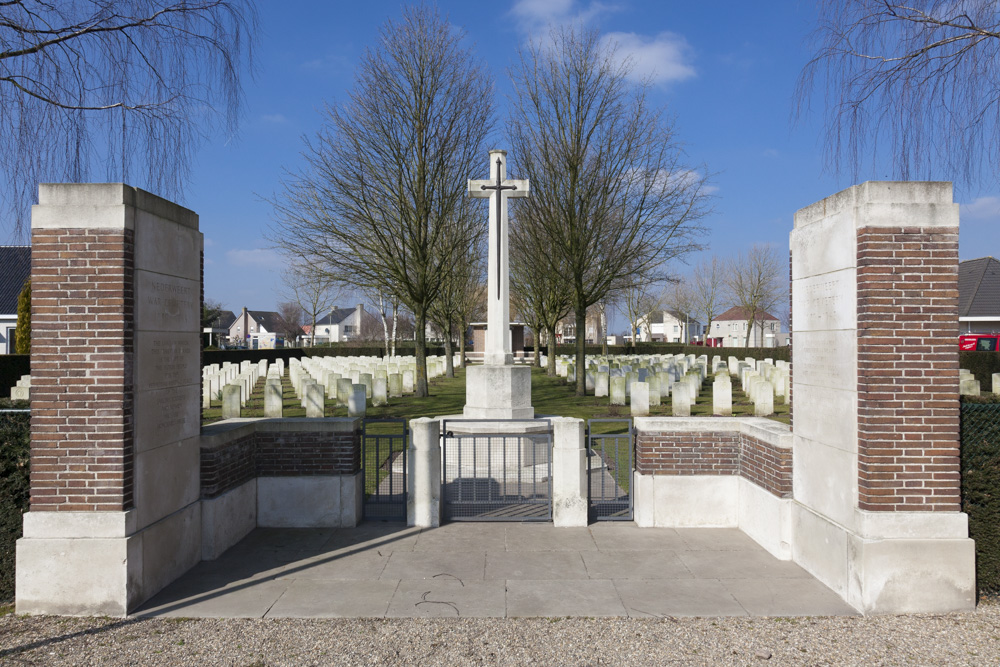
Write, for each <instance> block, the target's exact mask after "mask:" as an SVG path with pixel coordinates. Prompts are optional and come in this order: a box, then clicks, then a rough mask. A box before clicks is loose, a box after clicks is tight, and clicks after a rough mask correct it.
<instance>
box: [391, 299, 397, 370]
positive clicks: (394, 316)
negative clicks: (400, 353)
mask: <svg viewBox="0 0 1000 667" xmlns="http://www.w3.org/2000/svg"><path fill="white" fill-rule="evenodd" d="M398 324H399V305H398V304H396V303H393V304H392V350H391V351H390V353H389V358H390V359H391V358H393V357H395V356H396V326H397V325H398Z"/></svg>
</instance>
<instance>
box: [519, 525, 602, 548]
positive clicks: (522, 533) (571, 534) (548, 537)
mask: <svg viewBox="0 0 1000 667" xmlns="http://www.w3.org/2000/svg"><path fill="white" fill-rule="evenodd" d="M506 546H507V551H596V550H597V543H596V542H595V541H594V537H593V535H591V532H590V529H589V528H556V527H555V526H552V525H550V524H524V525H512V526H508V527H507V544H506Z"/></svg>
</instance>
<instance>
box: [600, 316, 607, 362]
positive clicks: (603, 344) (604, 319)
mask: <svg viewBox="0 0 1000 667" xmlns="http://www.w3.org/2000/svg"><path fill="white" fill-rule="evenodd" d="M601 354H602V355H603V356H605V357H606V356H608V313H607V311H606V310H605V309H604V306H601Z"/></svg>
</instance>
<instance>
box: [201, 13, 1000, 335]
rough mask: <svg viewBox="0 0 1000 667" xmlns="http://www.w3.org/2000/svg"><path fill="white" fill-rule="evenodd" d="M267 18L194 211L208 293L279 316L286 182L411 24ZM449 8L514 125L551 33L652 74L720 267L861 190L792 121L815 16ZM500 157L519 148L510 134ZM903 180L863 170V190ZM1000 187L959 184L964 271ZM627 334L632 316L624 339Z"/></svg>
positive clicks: (991, 229)
mask: <svg viewBox="0 0 1000 667" xmlns="http://www.w3.org/2000/svg"><path fill="white" fill-rule="evenodd" d="M259 6H260V11H261V26H262V34H261V36H260V44H259V48H258V51H257V73H256V77H255V78H254V79H252V80H250V79H248V80H247V83H246V101H247V106H246V117H245V119H244V121H243V124H242V126H241V131H240V134H239V136H238V137H236V138H235V139H232V140H229V141H226V140H224V139H222V138H212V139H210V140H209V141H208V142H206V144H205V145H204V146H203V148H202V150H201V151H200V153H199V155H198V158H197V161H196V166H195V169H194V172H193V174H192V180H191V185H190V187H189V188H188V191H187V193H186V196H185V201H184V203H185V205H187V206H188V207H190V208H192V209H194V210H195V211H197V212H198V213H199V215H200V217H201V228H202V231H203V232H204V234H205V245H206V248H205V257H206V266H205V295H206V297H207V298H211V299H216V300H219V301H221V302H222V303H223V304H224V305H225V306H226V307H227V308H230V309H232V310H239V308H241V307H242V306H247V307H248V308H251V309H261V310H272V309H274V308H275V307H276V304H277V303H278V302H279V301H282V300H284V297H283V296H282V293H281V291H282V286H281V278H280V271H281V268H282V266H283V263H284V262H283V259H282V257H281V256H280V255H278V254H277V253H276V252H275V251H273V250H271V249H269V247H268V241H267V240H266V238H265V235H266V234H267V231H268V227H269V225H271V224H272V220H271V215H272V213H271V207H270V205H269V204H268V203H267V201H266V200H265V198H266V197H270V196H271V195H272V194H273V193H274V192H275V191H276V190H277V189H278V183H279V179H280V178H281V176H282V174H283V170H285V169H293V170H294V169H296V168H298V167H299V166H300V165H301V158H300V155H299V154H300V151H301V150H302V146H303V143H302V137H304V136H312V135H313V134H314V133H315V132H316V130H317V129H318V128H319V126H320V124H321V121H322V116H321V111H322V108H323V106H324V104H326V103H333V102H336V101H337V100H340V99H343V98H345V97H346V94H347V92H348V91H349V90H350V88H351V86H352V84H353V80H354V69H355V67H356V65H357V63H358V61H359V57H360V56H361V54H362V53H363V52H364V50H365V49H366V48H368V47H374V46H376V44H377V35H378V30H379V27H380V26H381V25H382V24H383V23H384V22H385V20H386V19H388V18H398V17H399V15H400V9H401V6H402V5H401V4H400V3H396V2H382V1H379V0H369V1H368V2H353V1H351V2H331V1H328V0H327V1H323V0H285V1H284V2H274V1H273V0H264V1H263V2H260V3H259ZM439 7H440V9H441V11H442V13H443V14H445V15H446V16H447V17H448V19H449V20H450V21H451V22H452V23H453V24H455V25H456V26H457V27H460V28H462V29H464V30H465V31H466V33H467V39H468V42H469V45H470V46H472V47H473V48H474V49H475V51H476V53H477V54H478V55H479V56H480V57H481V58H483V59H484V60H485V61H486V63H487V64H488V65H489V67H490V68H491V69H492V71H493V75H494V77H495V79H496V82H497V88H498V99H497V105H498V110H499V111H500V114H499V116H500V117H501V118H502V117H503V115H504V114H503V112H504V109H505V102H504V98H503V96H504V94H505V93H506V91H507V89H508V84H507V74H506V69H507V67H508V65H509V64H511V63H512V62H513V59H514V58H515V57H516V49H517V47H518V46H519V45H521V44H523V43H524V42H525V41H526V40H527V39H529V38H530V37H531V36H532V35H538V34H541V33H542V32H544V30H545V26H546V25H548V24H550V23H564V22H569V21H582V22H584V23H585V24H586V25H588V26H590V27H594V28H597V29H599V30H600V31H601V32H602V34H605V35H606V36H607V38H608V39H614V40H616V41H617V42H618V44H619V47H620V49H621V50H622V51H625V52H629V53H630V54H631V55H632V56H633V57H634V58H635V60H636V63H637V65H638V71H639V72H641V73H643V74H649V75H650V76H652V77H653V80H654V82H655V83H654V88H653V91H652V96H653V100H654V101H655V102H656V103H657V104H658V105H662V106H664V107H665V108H666V109H667V112H668V113H669V114H670V115H671V116H673V117H674V119H675V128H676V132H677V136H678V137H679V138H680V140H681V141H682V142H683V143H684V145H685V148H686V151H687V156H688V160H689V162H690V163H691V164H693V165H704V167H705V169H706V170H707V171H708V172H709V173H711V174H713V177H712V189H713V193H714V197H715V201H714V213H713V214H712V215H711V216H710V217H709V218H708V219H707V220H706V221H705V222H706V225H707V227H708V229H709V234H708V235H707V236H706V237H705V238H704V242H705V243H706V244H707V245H708V246H709V247H708V250H707V251H706V253H708V254H711V253H715V254H718V255H720V256H728V255H732V254H734V253H736V252H738V251H739V250H740V249H741V248H744V247H746V246H747V245H749V244H753V243H773V244H775V246H776V247H777V248H778V249H779V250H780V251H781V252H782V253H785V252H786V250H787V247H788V232H789V231H790V230H791V227H792V217H793V215H794V213H795V211H796V210H798V209H799V208H802V207H804V206H807V205H809V204H811V203H813V202H815V201H817V200H819V199H822V198H824V197H826V196H828V195H830V194H833V193H834V192H837V191H839V190H841V189H843V188H845V187H848V186H850V185H852V184H853V181H852V180H850V179H849V177H848V176H840V177H837V176H835V175H832V174H830V173H828V172H826V171H824V169H823V165H824V162H823V156H822V150H821V149H822V133H821V126H820V121H821V118H820V115H819V114H818V113H813V114H810V115H807V116H805V117H804V118H801V119H799V120H797V121H795V120H793V114H792V112H793V109H794V92H795V84H796V79H797V77H798V75H799V72H800V71H801V69H802V66H803V65H804V64H805V63H806V62H807V60H808V59H809V57H810V53H811V51H810V44H809V40H808V36H809V33H810V32H811V31H812V29H813V26H814V21H815V14H814V3H813V2H808V1H804V0H803V1H798V0H769V1H768V2H745V1H740V2H712V3H695V2H688V1H686V0H685V1H678V0H605V1H603V2H590V1H585V0H520V1H518V2H513V3H495V4H494V3H485V4H484V3H471V2H467V1H447V0H445V1H442V2H440V3H439ZM816 99H817V100H818V99H819V98H818V97H817V98H816ZM496 143H497V145H498V147H501V148H503V147H504V146H503V145H502V144H503V137H502V134H501V135H500V136H498V137H497V142H496ZM484 160H485V156H484ZM484 164H485V163H484ZM478 176H479V175H477V174H470V177H478ZM512 176H514V177H516V176H517V175H516V174H512ZM888 176H890V175H889V174H888V173H883V174H879V173H868V172H862V173H861V177H860V178H859V179H858V180H859V181H864V180H875V179H884V178H886V177H888ZM932 176H933V178H935V179H939V180H950V176H949V175H948V174H933V175H932ZM992 187H993V190H992V191H991V190H961V189H959V187H958V186H956V200H957V201H959V202H961V203H963V204H964V205H965V206H963V210H962V213H963V215H962V227H961V232H960V244H961V247H960V255H961V258H962V259H971V258H975V257H981V256H984V255H994V256H996V255H998V254H1000V236H998V234H997V231H996V230H997V229H998V227H997V224H996V223H997V221H998V219H1000V196H998V194H1000V187H997V186H992ZM483 214H484V215H485V214H486V211H485V208H484V210H483ZM698 259H699V257H698V256H693V257H691V258H690V261H691V262H692V263H694V262H697V261H698ZM687 270H688V267H685V266H677V267H676V271H677V272H678V273H684V272H685V271H687ZM343 301H344V304H343V305H348V304H352V303H355V302H356V301H357V299H356V297H355V296H353V295H345V296H344V299H343ZM623 322H624V319H623V318H621V317H620V316H619V317H617V318H616V319H615V321H614V322H613V326H612V327H611V331H612V332H617V331H618V329H619V328H623V327H624V324H623Z"/></svg>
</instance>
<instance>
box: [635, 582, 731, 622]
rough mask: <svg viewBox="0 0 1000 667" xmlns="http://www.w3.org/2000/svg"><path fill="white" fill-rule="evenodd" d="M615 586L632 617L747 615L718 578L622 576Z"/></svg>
mask: <svg viewBox="0 0 1000 667" xmlns="http://www.w3.org/2000/svg"><path fill="white" fill-rule="evenodd" d="M615 588H616V589H617V591H618V593H619V594H620V595H621V599H622V603H623V604H624V605H625V608H626V609H627V610H628V614H629V616H632V617H637V618H642V617H650V616H652V617H657V618H663V617H667V616H746V615H747V611H746V609H744V608H743V606H742V605H741V604H740V603H739V602H738V601H737V600H736V598H734V597H733V595H732V594H731V593H730V592H729V590H728V589H727V588H726V587H725V586H723V585H722V584H721V583H720V582H719V581H717V580H714V579H622V580H615Z"/></svg>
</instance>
